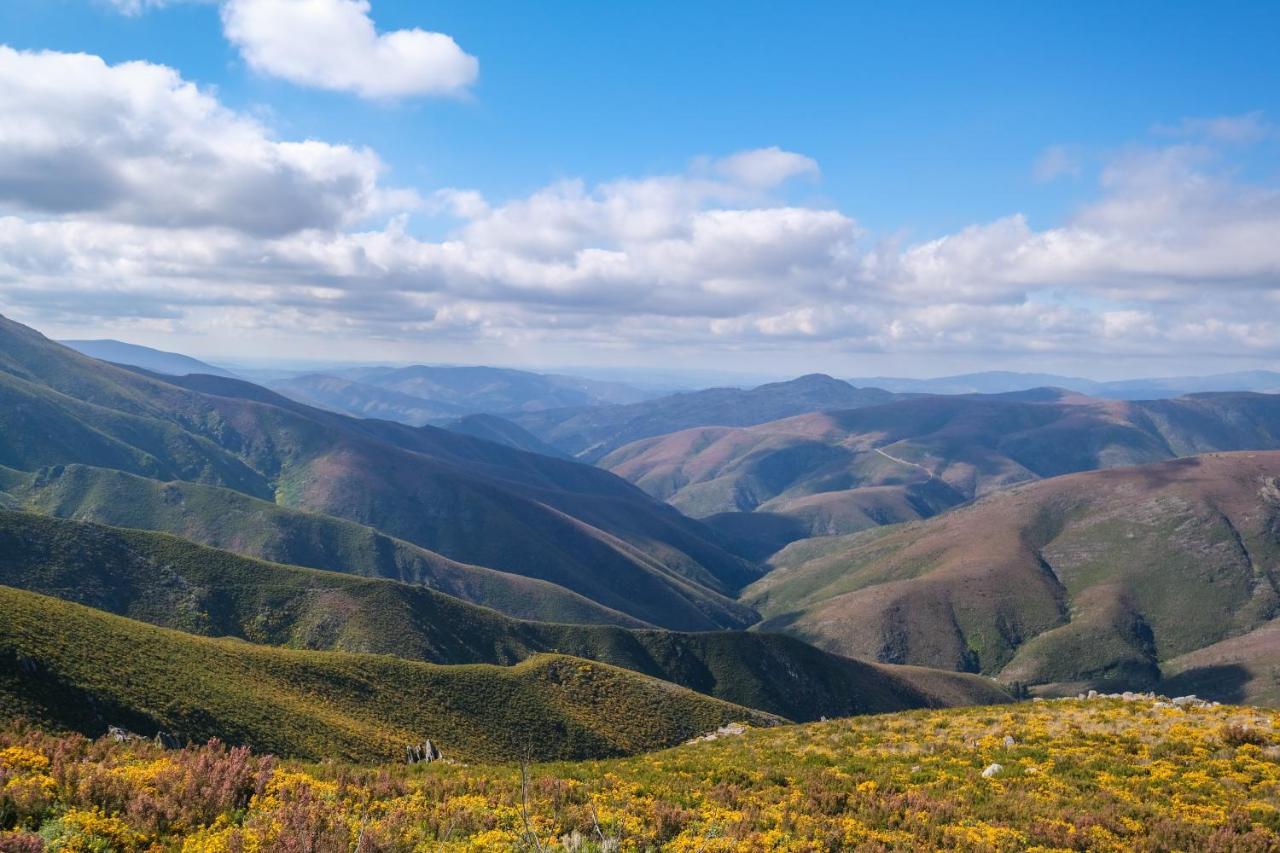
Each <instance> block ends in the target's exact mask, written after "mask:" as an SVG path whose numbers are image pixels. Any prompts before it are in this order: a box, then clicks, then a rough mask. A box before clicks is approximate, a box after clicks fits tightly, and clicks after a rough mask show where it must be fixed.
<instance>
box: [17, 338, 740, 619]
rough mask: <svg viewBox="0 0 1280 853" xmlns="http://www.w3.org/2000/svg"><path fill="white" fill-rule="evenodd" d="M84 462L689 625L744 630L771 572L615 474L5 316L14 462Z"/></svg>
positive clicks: (28, 467) (34, 465)
mask: <svg viewBox="0 0 1280 853" xmlns="http://www.w3.org/2000/svg"><path fill="white" fill-rule="evenodd" d="M77 463H78V464H84V465H90V466H94V467H100V468H111V469H116V470H121V471H125V472H127V473H132V474H135V475H139V476H143V477H147V478H149V479H155V480H161V481H170V480H176V481H186V482H194V483H202V484H205V485H210V486H217V487H222V488H228V489H232V490H234V491H238V492H240V493H242V494H245V495H249V496H251V497H256V498H260V499H262V500H266V501H269V502H273V503H276V504H279V505H281V506H284V507H288V508H291V509H296V510H302V511H307V512H313V513H319V514H323V515H329V516H334V517H337V518H342V519H346V520H348V521H353V522H356V523H358V524H363V525H367V526H370V527H374V528H376V529H377V530H379V531H381V532H383V533H385V534H387V535H389V536H392V537H395V538H398V539H402V540H405V541H408V542H411V543H413V544H416V545H418V546H421V547H423V548H426V549H429V550H431V551H434V552H437V553H440V554H442V555H444V556H446V557H448V558H449V559H451V560H455V561H457V562H460V563H468V564H474V565H481V566H485V567H488V568H493V569H498V570H502V571H507V572H511V573H514V574H519V575H522V576H525V577H530V578H534V579H538V580H544V581H547V582H550V583H554V584H557V585H559V586H562V587H565V588H567V589H570V590H572V591H573V592H576V593H578V594H579V595H582V596H585V597H587V598H590V599H592V600H593V601H595V602H597V603H599V604H601V605H603V606H605V607H607V608H610V609H613V610H617V611H621V612H624V613H626V614H628V615H630V616H632V617H634V618H636V619H640V620H643V621H645V622H649V623H651V624H655V625H661V626H664V627H672V628H682V629H708V628H723V627H738V626H743V625H746V624H749V623H750V622H751V621H753V620H754V618H755V616H754V614H753V613H751V611H750V610H749V609H747V608H745V607H743V606H742V605H740V604H738V603H737V602H735V601H734V600H733V595H734V594H735V593H736V591H737V590H738V589H739V588H740V587H741V586H743V585H745V584H746V583H748V582H749V581H751V580H754V579H755V577H756V576H757V574H758V573H757V570H756V568H755V567H754V566H753V565H752V564H751V563H749V562H747V561H745V560H743V559H741V558H740V557H738V556H736V555H734V554H732V553H730V552H729V551H728V550H727V549H726V547H725V543H724V541H723V540H722V539H721V537H720V536H719V535H718V534H716V533H715V532H713V531H711V530H710V529H709V528H706V527H705V526H703V525H701V524H699V523H698V522H696V521H693V520H690V519H688V518H685V517H684V516H682V515H680V514H679V513H678V512H676V511H674V510H673V509H671V508H670V507H667V506H664V505H663V504H661V503H659V502H657V501H654V500H653V499H651V498H649V497H648V496H646V495H645V494H644V493H643V492H641V491H640V490H638V489H635V488H634V487H632V486H631V485H629V484H627V483H626V482H625V481H623V480H620V479H619V478H617V477H614V476H613V475H611V474H608V473H607V472H604V471H601V470H599V469H596V468H592V467H590V466H586V465H581V464H578V463H574V462H571V461H567V460H563V459H553V458H551V457H547V456H542V455H539V454H532V453H526V452H522V451H519V450H516V449H514V448H510V447H505V446H502V445H498V444H494V443H492V442H488V441H483V440H480V439H475V438H472V437H469V436H464V435H459V434H457V433H453V432H449V431H446V430H441V429H435V428H431V427H424V428H412V427H408V426H405V425H401V424H396V423H392V422H388V421H378V420H355V419H352V418H349V417H345V416H341V415H337V414H333V413H330V412H324V411H320V410H317V409H314V408H311V407H309V406H305V405H302V404H299V403H296V402H293V401H290V400H288V399H286V398H284V397H281V396H279V395H277V394H275V393H274V392H271V391H269V390H266V389H263V388H260V387H258V386H255V385H251V384H249V383H246V382H240V381H237V380H232V379H226V378H222V377H213V376H204V375H191V376H186V377H160V376H157V375H154V374H148V373H146V372H144V371H140V370H137V369H133V370H127V369H124V368H120V367H116V366H113V365H109V364H106V363H103V362H99V361H95V360H92V359H89V358H86V357H84V356H81V355H79V354H78V353H75V352H73V351H72V350H69V349H67V348H65V347H61V346H59V345H57V344H54V343H53V342H51V341H49V340H47V339H46V338H44V337H43V336H41V335H39V334H38V333H36V332H34V331H33V330H30V329H27V328H25V327H23V326H20V325H18V324H16V323H12V322H11V321H8V320H2V319H0V465H4V466H6V467H9V468H13V469H17V470H20V471H26V472H35V471H38V470H39V469H41V468H46V467H53V466H57V465H68V464H77Z"/></svg>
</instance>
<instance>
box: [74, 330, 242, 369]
mask: <svg viewBox="0 0 1280 853" xmlns="http://www.w3.org/2000/svg"><path fill="white" fill-rule="evenodd" d="M58 343H60V344H62V345H63V346H66V347H70V348H71V349H73V350H75V351H76V352H78V353H80V354H82V355H87V356H89V357H90V358H96V359H100V360H102V361H110V362H112V363H114V364H129V365H133V366H134V367H141V368H144V369H146V370H150V371H152V372H153V373H166V374H171V375H174V376H184V375H186V374H188V373H207V374H210V375H212V376H233V375H234V374H232V373H230V372H229V371H227V370H223V369H222V368H221V367H215V366H213V365H212V364H207V363H206V362H203V361H200V360H199V359H195V358H192V357H191V356H189V355H182V354H181V353H176V352H165V351H164V350H158V349H152V348H151V347H144V346H139V345H138V344H127V343H125V342H124V341H114V340H111V339H109V338H106V339H102V340H93V341H59V342H58Z"/></svg>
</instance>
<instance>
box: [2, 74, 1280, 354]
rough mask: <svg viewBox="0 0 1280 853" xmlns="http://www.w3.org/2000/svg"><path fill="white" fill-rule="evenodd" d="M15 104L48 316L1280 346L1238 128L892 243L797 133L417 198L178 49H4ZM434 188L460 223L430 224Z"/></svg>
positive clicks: (12, 154)
mask: <svg viewBox="0 0 1280 853" xmlns="http://www.w3.org/2000/svg"><path fill="white" fill-rule="evenodd" d="M0 110H2V111H3V114H4V115H5V117H6V121H5V122H4V123H3V124H0V300H3V302H4V304H5V306H6V310H8V311H14V312H16V313H17V314H18V315H19V316H20V317H22V318H24V319H27V320H30V321H33V322H36V323H37V324H41V323H55V324H58V325H59V326H62V327H71V326H78V327H81V328H83V327H87V326H91V325H95V324H99V323H118V324H124V323H128V324H132V325H131V328H142V329H154V328H159V327H164V328H170V329H174V330H191V329H200V330H202V331H209V330H218V331H219V334H222V335H224V336H226V337H228V338H230V337H235V336H241V337H249V338H252V339H254V340H262V339H265V338H267V337H268V336H269V335H281V334H293V335H298V336H303V335H307V334H310V335H313V336H314V335H320V336H323V337H324V339H325V340H332V339H341V340H343V341H347V342H359V341H383V342H386V341H431V342H436V343H439V342H446V341H447V342H450V343H451V346H453V345H456V346H457V347H459V348H460V347H465V346H473V345H475V344H476V343H477V342H486V341H491V342H496V343H497V344H498V345H502V346H507V347H512V348H519V349H520V351H521V352H527V351H530V350H531V349H536V348H540V347H547V346H559V347H572V348H575V351H577V352H585V351H594V350H596V349H607V348H615V349H616V348H628V347H630V348H633V349H634V350H646V351H649V352H652V351H654V350H662V349H672V350H675V349H679V350H680V351H682V352H698V353H702V354H711V353H716V352H720V353H752V352H776V351H782V350H789V351H792V352H806V353H813V354H815V358H817V357H819V356H818V355H817V354H819V353H826V354H828V355H830V356H831V357H833V358H834V357H838V356H839V354H841V353H875V352H885V353H929V354H931V355H932V356H934V357H943V358H949V357H951V355H953V354H956V353H986V354H988V357H989V356H990V354H992V353H1001V354H1007V355H1008V356H1010V357H1017V358H1023V357H1032V356H1040V355H1044V354H1052V353H1065V354H1076V353H1086V352H1087V353H1094V354H1097V353H1105V354H1107V355H1108V356H1116V357H1119V356H1124V355H1143V356H1165V357H1168V356H1174V355H1176V356H1179V357H1183V358H1200V357H1202V356H1208V355H1222V354H1231V355H1235V356H1238V357H1241V358H1244V357H1247V356H1253V357H1272V358H1275V357H1280V241H1277V240H1276V239H1275V235H1276V234H1280V188H1277V187H1276V186H1275V185H1273V184H1260V183H1246V182H1243V181H1242V179H1241V177H1240V174H1241V173H1239V172H1237V171H1236V170H1234V169H1233V168H1232V160H1231V156H1232V155H1231V153H1230V152H1232V151H1236V150H1239V149H1238V146H1240V145H1242V144H1244V143H1240V142H1232V143H1230V144H1228V143H1225V142H1224V143H1214V142H1211V141H1207V140H1205V139H1203V138H1200V139H1195V140H1190V139H1181V138H1179V139H1176V140H1172V141H1171V140H1170V139H1169V138H1168V137H1164V136H1161V135H1157V137H1156V138H1157V139H1160V140H1163V141H1164V142H1165V143H1166V144H1164V145H1157V146H1155V147H1131V148H1128V149H1125V150H1124V152H1123V154H1122V155H1121V156H1119V157H1117V158H1115V159H1113V160H1112V161H1111V162H1109V163H1108V164H1106V166H1105V168H1104V169H1103V170H1102V171H1101V174H1100V177H1099V182H1098V185H1097V189H1096V195H1095V198H1094V200H1093V201H1092V202H1091V203H1090V204H1087V205H1085V206H1083V207H1082V208H1080V209H1079V210H1077V211H1076V212H1075V214H1074V215H1073V216H1071V217H1069V218H1067V219H1066V220H1065V221H1063V222H1061V223H1059V224H1057V225H1055V226H1054V227H1050V228H1034V227H1032V225H1031V223H1030V222H1029V221H1028V220H1027V219H1026V218H1025V217H1024V216H1022V215H1019V214H1017V213H1016V212H1011V213H1010V215H1008V216H1005V217H1002V218H999V219H996V220H994V221H990V222H985V223H978V224H974V225H971V226H969V227H967V228H962V229H960V230H957V231H955V232H954V233H951V234H947V235H944V236H942V237H939V238H936V239H930V240H926V241H919V242H915V243H901V242H881V243H876V242H874V241H873V240H872V239H871V238H870V237H869V236H868V235H867V234H865V233H864V232H863V230H862V229H861V228H860V227H859V225H858V224H857V222H856V220H855V219H854V217H853V216H851V215H850V214H849V213H847V212H844V211H841V210H838V209H835V208H833V207H813V206H803V205H797V204H795V203H794V202H793V201H791V200H790V182H793V181H796V180H805V179H813V178H814V177H816V175H817V165H816V164H814V163H813V162H812V161H811V160H809V159H808V158H806V157H804V156H803V155H801V154H797V153H794V152H787V151H783V150H780V149H776V148H765V149H759V150H752V151H745V152H737V153H730V154H728V155H727V156H723V157H720V158H710V159H697V160H693V161H692V162H691V163H690V165H689V167H688V168H687V169H685V170H682V171H678V172H675V173H672V174H665V175H651V176H640V177H626V178H618V179H616V180H610V181H603V182H599V183H588V182H585V181H581V180H565V181H559V182H556V183H554V184H551V185H549V186H546V187H543V188H541V189H538V190H536V191H534V192H531V193H529V194H527V195H525V196H521V197H517V198H506V199H504V198H487V197H485V195H484V194H482V193H480V192H478V191H476V190H474V189H468V188H439V189H435V190H434V191H433V192H430V193H427V194H426V196H425V199H423V200H421V201H419V200H418V199H417V198H416V197H415V196H413V195H412V194H404V193H399V194H397V193H395V192H393V191H391V190H388V189H387V188H386V187H385V186H383V184H382V183H381V182H380V180H379V172H380V166H379V164H378V161H377V157H376V155H374V154H373V153H372V152H369V151H365V150H362V149H353V148H349V147H346V146H335V145H329V144H326V143H324V142H319V141H297V142H293V141H281V140H278V139H276V138H275V137H274V136H273V135H272V134H271V133H270V132H269V130H268V129H267V128H265V127H264V126H262V125H261V124H260V123H258V122H256V121H253V120H251V119H249V118H247V117H245V116H244V115H241V114H239V113H236V112H233V111H231V110H228V109H227V108H226V107H224V106H222V105H221V104H219V103H218V102H217V100H216V98H214V97H213V96H212V95H211V94H210V93H208V92H204V91H201V90H199V89H198V88H197V87H195V86H192V85H191V84H190V83H187V82H185V81H183V80H182V79H181V78H180V77H178V76H177V75H176V73H175V72H173V71H172V70H169V69H166V68H161V67H159V66H153V65H147V64H144V63H134V64H126V65H119V66H109V65H107V64H106V63H103V62H102V61H101V60H100V59H97V58H95V57H87V56H79V55H66V54H51V53H46V54H24V53H19V52H15V51H8V50H5V51H0ZM415 205H418V206H420V207H422V208H423V209H424V210H427V211H429V212H431V213H433V214H434V215H436V216H437V217H445V218H447V221H445V222H442V223H439V224H442V225H445V226H447V227H448V228H449V230H448V231H447V233H445V234H444V235H443V236H440V237H437V238H434V239H425V238H423V237H422V236H420V235H419V234H418V233H417V232H415V229H414V228H413V227H412V225H411V223H410V221H409V219H408V216H409V214H408V213H406V212H405V211H406V210H408V209H411V208H413V207H414V206H415ZM6 214H7V215H6ZM377 214H382V215H381V216H377ZM456 351H458V352H461V351H462V350H461V349H458V350H456Z"/></svg>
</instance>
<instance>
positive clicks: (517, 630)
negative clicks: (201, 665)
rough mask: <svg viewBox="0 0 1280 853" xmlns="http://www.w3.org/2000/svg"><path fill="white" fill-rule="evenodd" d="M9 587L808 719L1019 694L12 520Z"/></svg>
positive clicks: (186, 546) (755, 639)
mask: <svg viewBox="0 0 1280 853" xmlns="http://www.w3.org/2000/svg"><path fill="white" fill-rule="evenodd" d="M0 583H4V584H7V585H9V586H13V587H18V588H22V589H26V590H31V591H35V592H39V593H43V594H47V595H54V596H57V597H60V598H64V599H68V600H71V601H75V602H78V603H81V604H84V605H87V606H90V607H94V608H98V609H102V610H106V611H109V612H112V613H116V614H119V615H123V616H127V617H130V618H133V619H138V620H141V621H145V622H151V623H154V624H157V625H162V626H165V627H169V628H176V629H179V630H183V631H188V632H193V633H198V634H206V635H210V636H229V637H238V638H242V639H246V640H249V641H252V642H255V643H262V644H270V645H281V646H292V647H296V648H307V649H338V650H343V651H349V652H370V653H376V654H391V655H396V656H398V657H402V658H408V659H414V660H422V661H428V662H433V663H442V664H464V663H495V664H510V663H514V662H517V661H520V660H524V659H526V658H529V657H530V656H532V655H535V654H539V653H544V652H557V653H564V654H570V655H574V656H577V657H582V658H589V659H592V660H597V661H601V662H604V663H608V664H613V665H615V666H619V667H623V668H626V669H629V670H634V671H636V672H640V673H644V674H647V675H651V676H654V677H657V678H661V679H663V680H665V681H670V682H673V683H676V684H680V685H682V686H685V687H689V688H691V689H694V690H697V691H699V692H702V693H707V694H709V695H713V696H716V697H718V698H721V699H725V700H727V701H732V702H735V703H738V704H743V705H747V706H749V707H752V708H759V709H762V710H766V711H770V712H773V713H776V714H779V715H781V716H785V717H788V718H790V719H797V720H811V719H817V718H819V717H821V716H844V715H848V714H854V713H868V712H877V711H887V710H898V709H904V708H915V707H925V706H943V705H953V704H974V703H989V702H1000V701H1005V700H1006V699H1007V698H1008V697H1007V696H1006V695H1005V694H1003V693H1002V692H1001V691H1000V690H999V689H998V688H997V687H996V686H995V685H994V684H993V683H992V682H990V681H989V680H986V679H980V678H976V677H971V676H965V675H959V674H952V673H930V672H926V671H919V670H916V669H913V668H903V667H886V666H882V665H874V664H868V663H863V662H860V661H854V660H850V659H847V658H843V657H839V656H836V655H831V654H828V653H826V652H821V651H819V650H817V649H815V648H813V647H811V646H808V645H806V644H805V643H802V642H800V641H798V640H796V639H793V638H790V637H785V636H780V635H772V634H758V633H750V634H748V633H741V632H709V633H697V634H687V633H678V632H666V631H651V630H648V631H628V630H623V629H619V628H613V627H607V626H574V625H556V624H547V623H536V622H525V621H519V620H514V619H510V618H507V617H505V616H502V615H501V614H498V613H495V612H493V611H491V610H487V609H484V608H480V607H475V606H473V605H469V604H467V603H465V602H462V601H459V600H457V599H454V598H451V597H450V596H447V595H442V594H440V593H437V592H433V591H431V590H429V589H425V588H422V587H413V586H407V585H404V584H400V583H395V582H391V581H383V580H366V579H362V578H354V577H351V576H347V575H340V574H334V573H330V572H319V571H313V570H309V569H303V568H298V567H292V566H283V565H279V564H272V563H264V562H260V561H257V560H251V559H247V558H243V557H238V556H235V555H232V554H228V553H226V552H223V551H217V550H213V549H210V548H204V547H200V546H197V545H193V544H191V543H189V542H185V541H183V540H181V539H177V538H174V537H172V536H166V535H161V534H156V533H147V532H141V531H134V530H121V529H116V528H109V527H103V526H99V525H95V524H87V523H83V522H73V521H65V520H58V519H52V518H45V517H40V516H35V515H31V514H29V513H17V512H0Z"/></svg>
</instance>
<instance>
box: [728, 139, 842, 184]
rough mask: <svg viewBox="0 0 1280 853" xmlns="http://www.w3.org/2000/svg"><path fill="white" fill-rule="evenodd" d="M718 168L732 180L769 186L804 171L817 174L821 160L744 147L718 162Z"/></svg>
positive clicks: (803, 173)
mask: <svg viewBox="0 0 1280 853" xmlns="http://www.w3.org/2000/svg"><path fill="white" fill-rule="evenodd" d="M715 168H716V171H717V172H719V173H720V174H721V175H724V176H725V177H726V178H728V179H729V180H731V181H736V182H738V183H741V184H745V185H746V186H749V187H759V188H761V189H769V188H771V187H776V186H778V185H779V184H781V183H784V182H786V181H789V180H791V179H792V178H795V177H798V176H800V175H810V176H816V175H817V174H818V164H817V163H816V162H815V161H814V160H812V159H810V158H808V157H805V156H804V155H803V154H796V153H795V152H792V151H783V150H782V149H781V148H778V147H777V146H776V145H775V146H774V147H772V148H757V149H755V150H754V151H743V152H741V153H738V154H734V155H732V156H729V157H725V158H724V159H723V160H720V161H718V162H717V163H716V164H715Z"/></svg>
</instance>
